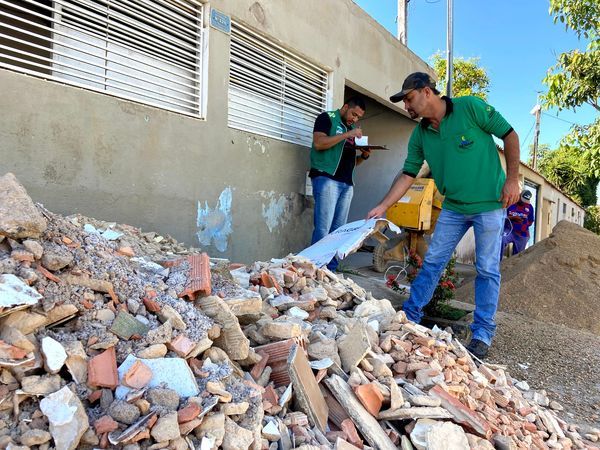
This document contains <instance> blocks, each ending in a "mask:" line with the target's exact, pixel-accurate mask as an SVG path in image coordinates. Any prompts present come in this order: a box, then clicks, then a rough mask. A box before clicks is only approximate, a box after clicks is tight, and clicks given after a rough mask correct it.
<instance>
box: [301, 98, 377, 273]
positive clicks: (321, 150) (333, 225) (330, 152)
mask: <svg viewBox="0 0 600 450" xmlns="http://www.w3.org/2000/svg"><path fill="white" fill-rule="evenodd" d="M365 111H366V106H365V101H364V99H363V98H362V97H352V98H350V99H348V100H347V101H346V102H345V103H344V105H343V106H342V107H341V108H340V109H338V110H336V111H327V112H324V113H322V114H320V115H319V116H318V117H317V119H316V120H315V126H314V129H313V143H312V148H311V150H310V167H311V168H310V172H309V176H310V178H311V180H312V186H313V197H314V199H315V213H314V231H313V234H312V241H311V245H312V244H314V243H315V242H317V241H319V240H321V239H322V238H323V237H325V236H327V235H328V234H329V233H331V232H332V231H334V230H336V229H337V228H339V227H341V226H342V225H344V224H345V223H346V220H347V219H348V212H349V211H350V203H351V202H352V196H353V193H354V180H353V174H354V168H355V167H356V166H358V165H360V164H362V163H363V162H364V161H366V160H367V159H369V155H370V149H369V147H368V146H367V147H365V148H364V149H361V148H360V146H357V145H356V143H355V139H356V138H359V139H360V138H362V130H361V129H360V128H359V127H357V126H356V123H357V122H358V121H359V120H360V119H361V118H362V117H363V115H364V114H365ZM357 149H358V150H360V151H361V153H360V155H358V156H357V155H356V150H357ZM337 265H338V261H337V260H336V259H335V258H334V259H333V260H332V261H331V262H330V263H329V264H328V266H327V267H328V268H329V269H330V270H335V269H336V268H337Z"/></svg>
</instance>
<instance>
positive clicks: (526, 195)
mask: <svg viewBox="0 0 600 450" xmlns="http://www.w3.org/2000/svg"><path fill="white" fill-rule="evenodd" d="M521 197H523V198H524V199H525V200H531V191H528V190H527V189H524V190H523V192H521Z"/></svg>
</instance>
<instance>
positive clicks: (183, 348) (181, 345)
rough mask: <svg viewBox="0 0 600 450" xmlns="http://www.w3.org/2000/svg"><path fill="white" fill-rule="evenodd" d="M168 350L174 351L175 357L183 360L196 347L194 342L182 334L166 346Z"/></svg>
mask: <svg viewBox="0 0 600 450" xmlns="http://www.w3.org/2000/svg"><path fill="white" fill-rule="evenodd" d="M167 347H168V348H169V350H172V351H174V352H175V353H177V355H179V356H181V357H182V358H185V357H186V356H187V355H189V354H190V352H191V351H192V350H193V349H194V348H195V347H196V342H194V341H192V340H190V339H188V337H187V336H185V335H184V334H180V335H179V336H177V337H176V338H175V339H173V340H172V341H171V342H169V343H168V344H167Z"/></svg>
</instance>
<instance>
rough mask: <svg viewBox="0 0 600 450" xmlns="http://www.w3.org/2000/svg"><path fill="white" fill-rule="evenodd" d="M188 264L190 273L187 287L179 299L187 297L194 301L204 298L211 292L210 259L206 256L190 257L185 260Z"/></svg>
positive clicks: (204, 254) (202, 254)
mask: <svg viewBox="0 0 600 450" xmlns="http://www.w3.org/2000/svg"><path fill="white" fill-rule="evenodd" d="M187 260H188V262H189V263H190V272H189V276H188V280H189V281H188V285H187V286H186V287H185V289H184V290H183V292H181V293H180V294H179V297H187V298H188V300H190V301H194V300H196V299H197V298H198V297H205V296H207V295H210V294H211V292H212V287H211V278H210V258H209V257H208V254H206V253H201V254H199V255H190V256H188V258H187Z"/></svg>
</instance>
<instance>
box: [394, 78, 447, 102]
mask: <svg viewBox="0 0 600 450" xmlns="http://www.w3.org/2000/svg"><path fill="white" fill-rule="evenodd" d="M424 87H429V88H431V89H432V90H433V91H434V92H436V93H437V92H438V90H437V89H436V88H435V81H433V79H432V78H431V77H430V76H429V75H428V74H426V73H424V72H415V73H411V74H410V75H409V76H407V77H406V79H405V80H404V83H402V90H401V91H400V92H398V93H397V94H396V95H392V96H391V97H390V101H391V102H392V103H397V102H399V101H402V100H403V99H404V97H406V94H408V93H409V92H410V91H414V90H415V89H422V88H424Z"/></svg>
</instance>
